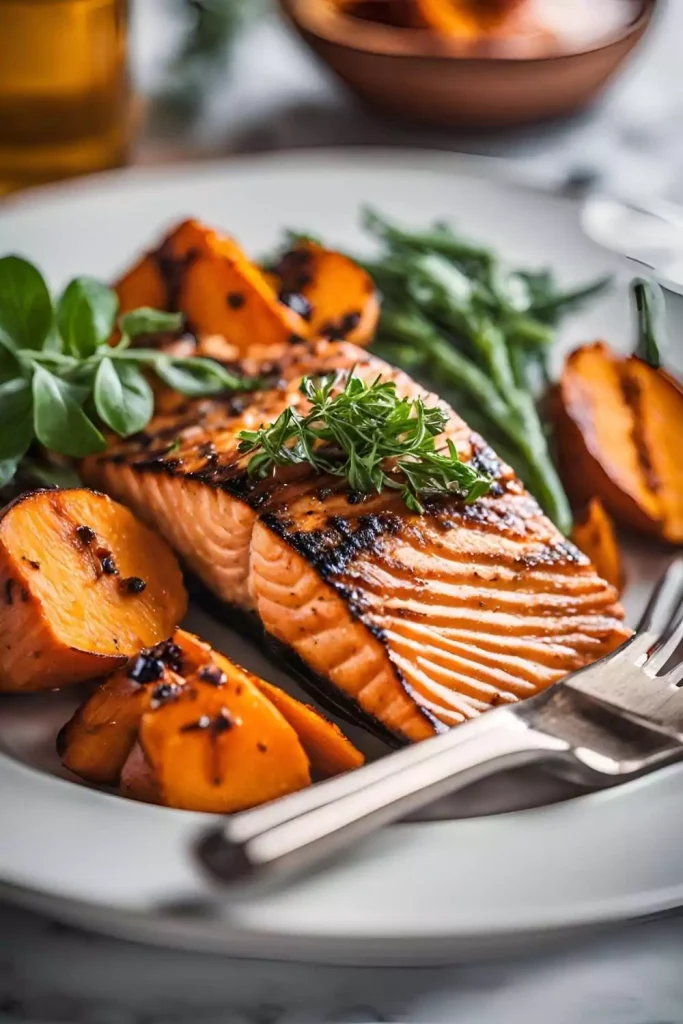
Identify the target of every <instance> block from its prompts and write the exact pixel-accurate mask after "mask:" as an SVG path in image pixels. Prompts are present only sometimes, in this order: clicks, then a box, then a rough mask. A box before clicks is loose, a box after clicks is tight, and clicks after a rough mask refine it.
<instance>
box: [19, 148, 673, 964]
mask: <svg viewBox="0 0 683 1024" xmlns="http://www.w3.org/2000/svg"><path fill="white" fill-rule="evenodd" d="M339 163H345V164H347V165H353V167H354V168H356V169H360V170H362V169H363V167H367V168H368V169H370V168H372V167H375V168H377V167H383V168H391V167H392V166H393V167H398V169H399V171H401V172H405V171H411V172H429V173H433V174H435V175H436V176H437V177H440V178H442V179H443V178H444V177H445V176H446V175H447V174H449V175H452V176H453V180H454V181H455V179H456V178H457V177H458V176H459V177H466V178H481V177H484V178H486V180H487V181H489V182H490V183H491V185H492V186H493V187H502V188H504V189H511V190H514V191H523V192H525V193H529V194H534V195H537V196H538V195H540V196H543V197H545V198H546V199H548V200H549V201H552V202H553V203H555V204H556V205H559V204H562V205H563V206H565V207H574V208H576V209H577V211H578V204H577V203H576V201H575V200H572V199H571V198H569V197H566V196H562V195H558V194H557V193H556V192H553V191H552V189H550V188H544V187H542V186H539V184H538V183H535V182H533V181H532V180H530V179H529V175H528V173H527V172H526V171H525V170H524V169H523V168H520V166H519V165H517V164H516V162H514V161H510V160H508V159H505V158H498V157H488V156H484V157H481V156H472V155H469V154H453V153H449V152H445V151H443V150H438V149H408V148H403V147H396V148H393V147H389V148H386V147H373V146H361V147H349V148H336V147H329V148H328V147H320V148H313V149H296V150H290V151H276V152H273V153H258V154H241V155H237V156H229V157H226V158H225V159H221V160H207V161H203V160H202V161H194V162H187V163H178V164H175V165H172V166H168V165H165V166H163V167H158V166H146V167H136V168H127V169H123V170H115V171H109V172H103V173H101V174H98V175H93V176H91V177H89V178H87V179H75V180H69V181H65V182H59V183H56V184H52V185H44V186H39V187H36V188H34V189H30V190H27V191H26V192H23V193H19V194H17V195H12V196H10V197H7V198H6V199H5V200H4V201H3V202H2V203H0V227H1V226H2V223H3V220H4V219H5V217H7V216H9V217H10V218H13V217H15V216H18V217H21V214H22V212H23V211H25V210H30V209H36V208H38V209H40V207H41V206H42V207H49V206H51V205H52V204H54V203H57V204H58V205H60V204H61V203H62V202H67V203H68V202H69V200H70V199H72V198H73V199H77V198H78V197H81V196H83V195H84V194H89V195H97V193H98V192H105V193H111V192H112V189H113V190H116V191H118V190H120V189H121V186H124V189H123V193H122V194H123V196H124V201H125V193H126V189H127V188H130V189H132V190H133V191H134V190H135V188H136V186H140V185H143V186H149V185H150V184H157V183H159V182H163V183H165V184H168V185H169V186H172V185H173V183H174V182H181V181H183V180H185V179H188V178H190V179H191V178H193V177H194V178H196V177H199V178H213V179H217V178H220V177H223V176H226V177H229V176H230V174H231V172H234V171H236V170H237V171H241V172H244V171H248V170H249V169H253V168H256V169H258V170H262V169H265V170H266V171H270V172H271V173H277V169H278V166H280V167H282V166H285V167H287V168H289V169H290V171H296V169H297V168H306V169H307V170H308V171H311V170H315V169H316V167H323V168H324V167H331V166H334V165H338V164H339ZM587 244H590V245H591V246H593V247H595V248H598V249H600V251H601V252H603V253H604V254H605V259H606V260H607V259H608V258H611V261H612V262H614V257H613V256H611V257H610V254H608V253H607V252H606V251H605V250H604V249H602V248H601V247H599V246H596V243H595V242H593V241H592V240H587ZM7 761H11V762H12V763H13V764H15V765H16V764H17V762H16V760H15V759H14V758H13V757H11V755H7V754H5V753H3V752H2V751H0V778H1V777H2V775H3V774H4V772H3V764H4V763H5V762H7ZM22 767H24V768H26V769H28V771H29V772H31V773H34V774H35V775H36V776H37V777H38V778H39V779H42V780H43V782H45V781H47V780H48V779H49V777H47V776H45V775H44V774H43V773H41V772H40V771H39V770H38V769H36V768H33V767H31V766H27V765H22ZM49 781H55V780H54V779H50V780H49ZM57 781H60V782H62V781H64V780H57ZM38 785H40V783H38ZM631 785H636V784H631ZM71 788H73V789H75V787H71ZM79 788H80V787H79ZM610 795H612V794H610ZM604 798H605V794H603V793H600V794H592V795H591V796H590V797H585V798H584V797H580V798H577V799H582V800H583V799H591V800H596V799H604ZM164 810H166V811H167V813H169V814H173V813H174V812H172V811H170V810H169V809H164ZM185 813H187V812H185ZM511 813H514V814H516V815H520V814H529V813H534V811H528V812H525V811H520V812H511ZM198 817H201V816H198ZM451 824H452V823H443V822H424V823H421V824H420V825H419V828H420V829H421V830H425V829H432V830H433V831H434V830H436V829H439V828H441V829H443V828H444V826H445V825H446V827H447V826H448V825H451ZM456 824H457V823H456ZM411 827H412V828H416V827H417V826H414V825H413V826H411V825H399V826H394V830H397V829H406V828H411ZM0 893H3V894H5V895H8V896H9V898H10V899H15V900H16V901H17V902H20V903H26V902H27V901H29V902H35V900H38V901H41V902H43V903H45V902H47V903H49V904H50V905H51V906H53V907H54V912H55V913H58V914H59V916H62V917H68V916H79V917H88V918H91V917H92V915H93V914H94V915H95V917H97V916H98V915H100V916H101V915H102V913H104V915H105V916H111V915H113V916H114V917H116V918H117V921H118V924H117V922H116V921H110V922H109V924H108V925H107V926H106V928H105V930H107V931H115V932H116V933H117V934H120V935H124V934H129V935H131V937H136V936H135V935H132V933H133V932H136V933H137V937H138V938H140V939H141V940H142V941H150V942H156V943H160V944H165V945H168V944H175V943H172V942H171V939H172V936H171V934H170V932H168V931H166V933H165V934H164V935H163V936H162V935H160V934H159V932H160V931H164V925H166V926H167V925H168V918H162V919H161V926H160V924H159V918H158V917H155V916H154V915H150V913H149V911H148V910H141V911H131V910H123V909H121V908H120V907H118V908H117V907H114V906H113V905H112V904H109V905H107V904H106V903H93V902H91V901H87V900H78V899H75V898H73V897H71V896H63V895H60V894H59V893H49V892H46V891H42V892H41V891H40V890H35V889H26V887H24V886H16V885H11V884H9V887H8V883H7V882H6V881H4V882H3V881H2V880H0ZM644 899H645V903H643V898H641V896H640V895H638V894H636V895H634V896H633V897H632V898H631V899H625V898H624V897H622V898H621V901H620V902H621V909H619V908H616V907H615V908H613V909H612V910H611V912H609V913H607V912H606V909H605V907H603V906H601V905H600V904H593V905H594V907H595V908H596V914H595V915H593V916H591V914H587V913H586V912H585V908H584V909H583V910H582V912H581V913H580V914H579V915H578V917H577V918H576V919H571V918H570V919H567V917H565V919H564V920H563V921H556V922H555V923H554V924H553V925H547V924H546V925H543V926H541V927H538V926H536V927H534V926H530V925H529V926H524V925H523V926H522V927H520V926H519V925H511V926H510V927H509V928H507V929H506V928H500V927H499V928H497V929H496V930H495V931H494V932H491V931H490V930H488V931H487V930H482V931H481V932H476V933H473V932H464V931H463V930H462V928H458V924H457V922H456V923H455V925H454V927H453V928H452V929H451V930H450V931H449V932H448V933H447V934H446V933H443V932H435V933H433V934H430V935H429V936H420V939H419V941H420V943H421V946H422V947H423V948H422V949H421V950H420V961H421V962H425V963H436V962H450V961H452V959H453V956H454V955H456V953H457V950H460V949H462V948H463V947H468V948H477V949H479V948H480V947H481V946H482V944H483V945H485V946H486V948H489V946H490V944H491V942H492V941H495V939H496V938H498V939H501V940H509V939H512V940H514V941H515V942H516V941H518V940H519V939H520V938H524V937H528V938H531V937H534V936H536V937H546V936H549V935H552V934H562V935H564V934H566V933H567V932H574V931H576V930H577V929H580V928H593V927H600V926H603V925H607V924H609V923H614V922H616V921H625V920H632V919H634V918H636V917H642V916H649V915H650V914H652V913H653V912H662V911H666V910H669V909H672V908H673V907H675V906H679V905H681V903H683V874H682V878H681V883H680V886H676V887H673V888H672V889H671V890H666V892H662V894H661V896H660V897H659V898H658V899H655V900H653V899H652V895H651V894H649V893H646V894H645V897H644ZM139 922H142V926H141V927H139V928H138V927H137V923H139ZM118 925H120V927H119V926H118ZM91 926H93V927H98V926H97V924H96V923H95V924H92V922H91ZM155 929H156V930H155ZM252 939H253V943H254V945H253V947H251V951H250V952H249V953H247V954H246V955H249V956H264V955H265V956H272V957H274V958H278V959H299V960H300V959H305V960H308V961H311V962H315V961H318V962H328V963H342V962H354V956H355V957H356V960H355V962H363V963H370V962H373V963H396V962H404V961H405V958H406V957H407V956H408V951H407V949H406V946H407V945H411V944H412V948H411V949H410V951H409V959H410V961H411V962H415V959H416V955H417V954H416V950H415V948H414V943H415V942H416V936H415V935H405V934H404V935H403V936H400V935H394V936H392V937H387V936H386V935H383V936H379V937H375V938H374V939H373V937H372V936H369V935H367V934H366V935H360V936H359V935H342V934H339V933H337V934H327V935H325V936H320V935H319V934H315V935H309V936H308V937H303V936H301V935H297V936H296V938H294V937H293V936H287V937H283V936H281V935H280V934H278V933H276V932H274V933H269V934H264V933H258V935H257V936H255V937H252ZM245 941H246V936H245V935H244V934H242V935H240V933H238V932H232V933H231V932H229V931H228V930H227V929H226V930H225V931H223V932H222V933H221V935H220V940H219V941H218V946H219V948H221V949H222V950H223V951H226V947H227V946H230V947H231V949H230V952H231V954H232V955H237V954H238V953H239V949H240V948H242V949H243V948H244V944H245ZM359 941H360V943H361V946H362V949H360V950H359V949H358V948H357V947H358V945H359ZM321 943H324V944H325V949H321ZM178 944H179V945H185V944H186V942H185V941H183V940H182V939H179V941H178ZM191 945H192V947H194V948H197V947H198V946H203V945H204V944H203V943H202V942H200V941H199V940H198V938H197V936H193V938H192V940H191ZM238 947H239V948H238ZM349 957H350V958H351V961H349Z"/></svg>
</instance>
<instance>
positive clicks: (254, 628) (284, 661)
mask: <svg viewBox="0 0 683 1024" xmlns="http://www.w3.org/2000/svg"><path fill="white" fill-rule="evenodd" d="M185 585H186V586H187V590H188V593H189V594H190V596H191V597H192V598H193V599H194V600H196V601H197V603H198V604H200V605H201V606H202V607H203V608H204V609H205V610H206V611H207V612H208V613H209V614H210V615H212V616H213V617H214V618H215V619H217V620H218V621H219V622H221V623H223V624H224V625H229V626H231V627H234V628H235V629H236V631H237V632H238V633H240V634H242V636H244V637H246V638H247V639H249V640H251V641H253V642H254V643H255V644H256V645H257V646H258V648H259V650H262V651H263V653H264V654H265V655H266V657H267V658H268V660H269V661H270V662H271V663H272V665H274V666H275V667H276V668H279V669H281V668H282V667H283V665H285V666H286V667H287V669H288V670H289V672H290V673H291V674H292V675H293V676H294V677H295V678H296V679H297V680H298V681H299V682H300V683H301V685H302V687H303V688H304V689H305V690H306V692H307V693H308V694H309V695H310V697H311V698H312V699H313V700H315V701H316V702H317V704H319V705H320V707H321V708H322V709H323V710H324V711H327V712H328V714H331V715H337V717H339V718H341V719H343V720H344V721H345V722H348V723H349V724H350V725H359V726H361V727H362V728H364V729H366V730H367V731H368V732H370V733H372V734H373V735H374V736H376V737H377V739H379V740H382V741H383V742H384V743H386V744H387V745H388V746H390V747H392V748H398V747H402V746H405V741H404V740H402V739H401V738H400V737H399V736H397V735H396V734H395V733H393V732H390V730H389V729H387V727H386V726H385V725H383V723H382V722H380V721H379V720H378V719H376V718H373V717H372V715H369V714H368V713H367V711H365V710H364V709H363V708H362V707H361V706H360V704H358V703H357V702H356V701H355V700H352V698H351V697H347V696H346V695H345V694H344V693H343V692H342V691H341V690H338V689H337V688H336V687H333V686H332V684H331V683H330V681H329V679H326V678H325V677H324V676H321V675H318V673H317V672H313V671H312V670H311V668H310V666H309V665H307V664H306V662H305V661H304V660H303V659H302V658H300V657H299V655H298V654H296V653H295V652H294V651H292V650H291V649H290V648H289V647H287V645H286V644H283V643H282V642H281V641H280V640H277V639H276V638H275V637H274V636H271V634H270V633H268V632H266V630H265V629H264V628H263V625H262V623H261V620H260V619H259V618H258V616H257V615H256V613H255V612H246V611H244V609H243V608H237V607H236V606H235V605H231V604H228V603H227V602H226V601H221V600H220V598H218V597H216V596H215V594H213V593H212V592H211V591H210V590H209V589H208V587H206V586H205V584H204V583H202V581H201V580H200V579H199V578H198V577H197V576H195V575H194V574H189V575H186V577H185ZM429 718H430V721H432V719H431V716H429ZM434 724H435V728H436V726H441V723H440V722H438V721H437V720H436V719H435V720H434ZM437 731H438V730H437Z"/></svg>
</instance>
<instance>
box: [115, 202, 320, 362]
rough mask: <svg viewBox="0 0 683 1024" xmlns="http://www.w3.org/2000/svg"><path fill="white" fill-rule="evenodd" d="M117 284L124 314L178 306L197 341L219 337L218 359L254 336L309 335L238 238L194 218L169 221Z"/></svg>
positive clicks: (272, 343)
mask: <svg viewBox="0 0 683 1024" xmlns="http://www.w3.org/2000/svg"><path fill="white" fill-rule="evenodd" d="M115 288H116V292H117V294H118V297H119V303H120V308H121V312H122V313H125V312H128V311H129V310H131V309H135V308H137V307H139V306H153V307H155V308H157V309H165V310H170V311H173V312H182V313H184V314H185V315H186V317H187V320H188V326H189V327H190V329H191V330H192V331H193V332H194V333H195V334H196V335H197V336H198V337H199V339H200V342H201V339H202V338H203V336H205V335H214V336H216V335H219V336H222V337H223V338H224V339H225V341H226V343H227V345H226V346H225V347H224V348H222V350H221V356H222V357H223V358H238V357H239V356H241V355H244V354H246V353H247V351H248V350H249V349H250V348H251V346H252V345H253V344H254V343H258V344H259V345H262V346H264V347H266V348H270V347H274V348H278V347H280V346H282V345H285V344H287V343H288V342H289V341H290V339H291V337H292V335H296V336H297V337H306V336H307V334H308V328H307V326H306V323H305V321H304V320H303V319H302V318H301V317H300V316H299V315H298V314H297V313H296V312H295V311H294V310H293V309H290V308H289V306H287V305H285V304H284V303H282V302H280V301H279V299H278V296H277V293H276V292H275V291H274V290H273V288H272V287H271V285H270V284H269V282H268V281H267V280H266V278H265V277H264V276H263V274H262V272H261V271H260V270H259V268H258V267H257V266H256V265H255V264H254V263H251V262H250V261H249V260H248V259H247V257H246V256H245V254H244V253H243V252H242V250H241V249H240V247H239V246H238V245H237V243H236V242H234V241H233V240H232V239H231V238H227V237H226V236H224V235H219V234H218V233H217V232H215V231H212V230H211V229H210V228H208V227H206V226H205V225H203V224H200V223H199V222H198V221H194V220H186V221H183V223H181V224H179V225H178V226H177V227H176V228H174V229H173V231H171V233H170V234H169V235H168V236H167V237H166V238H165V239H164V241H163V242H162V243H161V245H160V246H159V248H158V249H156V250H155V251H154V252H151V253H148V254H147V255H146V256H144V257H143V258H142V260H140V262H139V263H137V264H136V266H134V267H133V268H132V269H131V270H130V271H129V272H128V273H127V274H126V275H125V277H123V278H122V279H121V280H120V281H119V282H118V284H116V285H115ZM214 347H215V343H214ZM200 349H201V344H200ZM202 354H207V355H208V354H209V353H204V352H203V350H202Z"/></svg>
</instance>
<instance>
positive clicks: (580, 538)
mask: <svg viewBox="0 0 683 1024" xmlns="http://www.w3.org/2000/svg"><path fill="white" fill-rule="evenodd" d="M572 540H573V542H574V543H575V544H576V546H577V548H579V550H580V551H583V553H584V555H588V557H589V558H590V560H591V562H592V563H593V565H594V566H595V568H596V569H597V571H598V575H599V576H601V577H602V578H603V580H607V582H608V583H611V584H612V586H613V587H614V588H615V589H616V590H617V591H618V592H619V593H621V592H622V590H623V589H624V567H623V563H622V558H621V550H620V548H619V541H618V539H617V535H616V531H615V529H614V523H613V522H612V519H611V517H610V516H609V515H608V513H607V512H606V511H605V508H604V506H603V504H602V502H601V501H600V499H599V498H593V499H592V500H591V501H590V502H589V504H588V507H587V508H586V509H585V510H584V513H583V515H582V516H580V517H578V518H577V519H576V520H575V522H574V530H573V532H572Z"/></svg>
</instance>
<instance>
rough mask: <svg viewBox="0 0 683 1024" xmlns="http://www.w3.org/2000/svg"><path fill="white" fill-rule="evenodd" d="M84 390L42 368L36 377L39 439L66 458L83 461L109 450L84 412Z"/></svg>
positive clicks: (35, 394)
mask: <svg viewBox="0 0 683 1024" xmlns="http://www.w3.org/2000/svg"><path fill="white" fill-rule="evenodd" d="M79 395H80V390H76V389H74V388H73V387H72V386H71V385H70V384H67V383H66V381H63V380H60V379H59V377H55V376H54V374H52V373H50V372H49V371H48V370H46V369H45V368H44V367H42V366H37V367H36V369H35V372H34V374H33V425H34V429H35V434H36V437H37V438H38V440H39V441H40V442H41V443H42V444H44V445H45V447H46V448H51V449H52V450H53V451H56V452H61V454H62V455H71V456H73V457H74V458H82V457H83V456H84V455H92V453H93V452H100V451H102V450H103V449H104V448H106V442H105V440H104V438H103V437H102V434H101V433H100V431H99V430H98V429H97V427H96V426H95V425H94V423H92V422H91V421H90V420H89V419H88V417H87V416H86V414H85V413H84V412H83V410H82V409H81V407H80V405H79V402H78V397H77V396H79Z"/></svg>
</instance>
